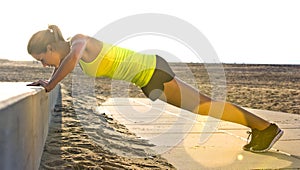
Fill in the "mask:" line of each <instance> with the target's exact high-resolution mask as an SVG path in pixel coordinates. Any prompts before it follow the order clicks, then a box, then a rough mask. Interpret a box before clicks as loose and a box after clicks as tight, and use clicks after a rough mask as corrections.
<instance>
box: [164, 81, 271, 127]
mask: <svg viewBox="0 0 300 170" xmlns="http://www.w3.org/2000/svg"><path fill="white" fill-rule="evenodd" d="M159 99H160V100H163V101H165V102H167V103H169V104H172V105H174V106H177V107H180V108H182V109H185V110H188V111H191V112H193V113H196V114H200V115H208V116H211V117H214V118H218V119H221V120H225V121H229V122H234V123H238V124H241V125H244V126H247V127H249V128H252V129H258V130H263V129H266V128H267V127H268V126H269V125H270V123H269V122H268V121H266V120H264V119H262V118H260V117H258V116H256V115H254V114H252V113H251V112H248V111H247V110H245V109H243V108H241V107H239V106H237V105H234V104H232V103H229V102H222V101H215V100H213V99H211V98H209V97H208V96H205V95H204V94H202V93H201V92H199V90H197V89H195V88H194V87H192V86H190V85H188V84H187V83H185V82H183V81H182V80H180V79H178V78H176V77H175V78H174V79H173V80H171V81H170V82H167V83H164V95H162V96H161V97H160V98H159Z"/></svg>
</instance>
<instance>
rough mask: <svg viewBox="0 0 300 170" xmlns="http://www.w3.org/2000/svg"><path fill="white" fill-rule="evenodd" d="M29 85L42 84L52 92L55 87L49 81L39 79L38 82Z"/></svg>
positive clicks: (47, 90)
mask: <svg viewBox="0 0 300 170" xmlns="http://www.w3.org/2000/svg"><path fill="white" fill-rule="evenodd" d="M27 86H42V87H44V88H45V90H46V92H50V91H51V90H52V89H53V88H51V87H50V86H49V82H48V81H46V80H38V81H36V82H33V83H30V84H27Z"/></svg>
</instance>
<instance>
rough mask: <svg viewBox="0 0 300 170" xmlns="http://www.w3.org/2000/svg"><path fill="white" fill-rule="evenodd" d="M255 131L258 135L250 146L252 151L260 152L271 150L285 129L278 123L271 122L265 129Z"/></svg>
mask: <svg viewBox="0 0 300 170" xmlns="http://www.w3.org/2000/svg"><path fill="white" fill-rule="evenodd" d="M255 133H256V135H255V137H253V138H254V139H255V140H254V141H253V142H252V144H253V145H252V146H251V147H250V151H251V152H259V153H260V152H266V151H268V150H270V149H271V148H272V146H273V145H274V144H275V142H277V141H278V139H279V138H280V137H281V136H282V134H283V130H281V129H280V128H279V127H278V126H277V125H276V124H274V123H271V125H270V126H269V127H268V128H266V129H265V130H261V131H257V132H255ZM253 136H254V135H253ZM250 143H251V142H250Z"/></svg>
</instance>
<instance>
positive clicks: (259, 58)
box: [0, 0, 300, 64]
mask: <svg viewBox="0 0 300 170" xmlns="http://www.w3.org/2000/svg"><path fill="white" fill-rule="evenodd" d="M299 9H300V1H298V0H280V1H279V0H251V1H244V0H226V1H225V0H207V1H199V0H193V1H192V0H127V1H125V0H107V1H101V0H86V1H82V0H80V1H79V0H47V1H44V0H18V1H17V0H9V1H2V2H1V3H0V21H1V31H0V37H1V41H0V45H1V50H0V58H6V59H10V60H32V58H31V56H30V55H28V54H27V49H26V47H27V42H28V40H29V38H30V37H31V35H32V34H33V33H35V32H37V31H39V30H41V29H46V28H47V25H48V24H56V25H58V26H59V27H60V28H61V30H62V33H63V35H64V37H65V38H67V37H70V36H73V35H74V34H77V33H83V34H87V35H91V36H93V35H94V34H95V33H96V32H97V31H98V30H100V29H101V28H103V27H105V26H106V25H108V24H110V23H112V22H114V21H116V20H118V19H121V18H122V17H126V16H130V15H134V14H141V13H162V14H168V15H173V16H175V17H178V18H180V19H183V20H185V21H187V22H189V23H191V24H192V25H194V26H195V27H197V28H198V29H199V30H200V31H201V32H202V34H204V36H206V38H207V39H208V40H209V42H210V43H211V44H212V46H213V47H214V49H215V51H216V52H217V54H218V57H219V59H220V61H221V62H225V63H233V62H236V63H261V64H263V63H268V64H300V10H299ZM129 48H132V49H135V47H134V43H131V46H130V47H129ZM169 49H172V48H169ZM169 49H168V50H169ZM170 52H171V51H170Z"/></svg>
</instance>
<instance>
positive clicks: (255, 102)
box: [0, 60, 300, 169]
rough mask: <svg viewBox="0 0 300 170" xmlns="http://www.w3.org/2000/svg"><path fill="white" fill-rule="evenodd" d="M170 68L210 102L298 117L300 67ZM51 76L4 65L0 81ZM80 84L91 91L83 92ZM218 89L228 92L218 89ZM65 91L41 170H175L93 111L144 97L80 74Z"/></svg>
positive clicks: (28, 65)
mask: <svg viewBox="0 0 300 170" xmlns="http://www.w3.org/2000/svg"><path fill="white" fill-rule="evenodd" d="M171 66H172V68H173V69H174V71H175V73H176V74H177V75H178V77H180V78H181V79H183V80H184V81H187V82H189V83H190V84H192V85H194V86H196V87H197V88H199V89H200V90H201V91H202V92H203V93H206V94H207V95H209V96H211V95H213V96H214V95H215V96H218V94H225V96H226V100H227V101H230V102H233V103H235V104H238V105H240V106H243V107H250V108H256V109H266V110H273V111H282V112H287V114H300V107H299V103H300V102H299V100H300V88H299V87H300V74H299V70H300V65H245V64H223V65H221V66H222V67H220V65H219V66H215V65H203V64H176V63H172V64H171ZM207 70H209V71H207ZM51 71H52V68H43V67H41V64H37V63H33V62H12V61H6V60H1V61H0V72H1V74H0V81H10V82H24V81H26V82H31V81H34V80H38V79H47V78H48V77H49V76H50V75H51ZM223 73H224V75H223ZM208 75H210V76H208ZM224 77H225V78H226V79H224ZM91 82H92V84H91ZM78 83H81V86H83V87H89V88H80V87H81V86H80V87H79V86H78ZM218 83H219V84H222V85H226V86H221V88H220V87H218V86H214V85H215V84H218ZM61 87H62V96H61V98H62V103H60V104H58V105H56V107H55V112H53V115H52V119H51V126H50V129H49V136H48V138H47V141H46V144H45V148H44V153H43V156H42V161H41V165H40V169H174V167H173V166H172V165H171V164H169V163H168V162H167V160H166V159H164V158H162V157H161V156H160V155H156V154H154V153H153V152H152V151H151V149H147V148H151V146H152V145H151V144H150V143H149V142H148V141H146V140H143V139H141V138H139V137H138V136H136V135H135V134H133V133H131V132H130V131H128V130H127V129H126V128H125V127H124V126H123V125H122V124H121V123H119V122H117V121H116V120H114V119H112V118H111V117H109V116H108V115H107V114H106V113H98V112H96V111H95V106H100V105H101V103H103V102H105V101H106V100H107V98H109V97H124V96H125V97H126V96H127V97H145V96H144V95H143V93H142V91H141V90H140V89H139V88H137V87H135V86H133V85H129V84H126V83H125V84H122V83H121V82H119V81H114V80H113V81H112V80H110V79H107V78H97V79H93V78H90V77H87V76H85V75H83V74H82V73H81V72H80V71H79V70H78V68H76V69H75V70H74V71H73V73H72V74H70V75H68V76H67V77H66V78H65V79H64V80H63V81H62V82H61ZM124 87H125V88H126V89H125V90H124ZM90 89H92V91H91V90H90ZM224 89H225V90H224ZM124 91H125V92H124ZM216 94H217V95H216Z"/></svg>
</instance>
